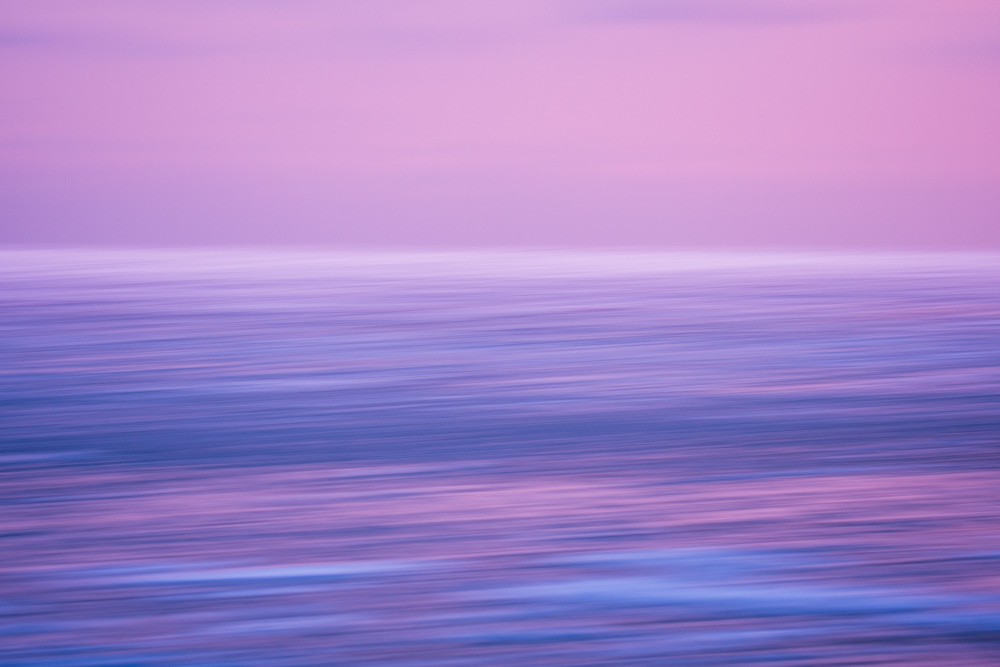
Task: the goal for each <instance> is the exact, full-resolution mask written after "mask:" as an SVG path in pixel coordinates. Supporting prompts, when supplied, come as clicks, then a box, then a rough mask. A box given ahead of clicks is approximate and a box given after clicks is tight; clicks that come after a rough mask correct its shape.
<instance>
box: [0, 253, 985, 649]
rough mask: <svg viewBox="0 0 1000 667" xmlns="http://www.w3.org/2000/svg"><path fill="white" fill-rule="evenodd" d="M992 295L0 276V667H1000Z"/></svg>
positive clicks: (483, 262)
mask: <svg viewBox="0 0 1000 667" xmlns="http://www.w3.org/2000/svg"><path fill="white" fill-rule="evenodd" d="M998 260H1000V256H997V255H989V254H978V255H977V254H962V255H947V254H905V255H904V254H891V255H889V254H816V253H800V254H789V253H785V254H762V253H756V254H751V253H743V254H740V253H730V254H719V253H715V254H706V253H700V254H699V253H614V252H605V253H568V252H542V251H538V252H482V253H371V252H365V253H362V252H356V253H349V252H341V253H333V252H305V251H302V252H293V251H283V252H278V251H267V252H265V251H250V250H241V251H237V250H231V251H208V250H205V251H74V250H58V251H57V250H8V251H3V252H0V280H2V287H0V300H2V306H0V307H2V314H3V319H2V324H0V327H2V331H3V340H4V342H3V350H2V354H3V370H2V375H0V391H2V394H3V396H4V405H5V408H4V412H5V418H4V421H3V425H2V430H0V433H2V438H3V448H2V452H0V463H2V464H3V473H2V475H0V485H2V486H0V493H2V496H0V500H2V502H3V515H2V518H0V530H2V542H0V544H2V552H3V554H4V557H3V560H2V562H0V576H2V577H3V581H4V583H3V591H4V594H3V602H2V603H0V614H2V615H3V617H4V622H3V642H2V648H0V663H2V664H4V665H19V666H25V667H56V666H59V667H84V666H87V667H90V666H93V667H98V666H100V667H105V666H112V665H122V666H124V665H150V666H177V665H205V666H208V665H220V666H221V665H251V666H252V665H292V666H297V665H470V666H476V665H504V664H514V661H517V663H520V664H525V665H573V666H582V665H663V664H670V665H740V664H747V665H771V664H782V665H803V666H805V665H846V664H863V665H928V666H930V665H934V666H940V665H956V666H966V665H967V666H970V667H978V666H987V665H995V664H998V662H1000V651H998V650H997V644H996V640H997V637H998V636H1000V567H998V565H1000V539H998V537H997V535H998V533H1000V531H998V530H997V518H998V516H1000V511H998V510H1000V508H998V504H1000V492H998V491H997V489H998V488H1000V484H998V481H1000V474H998V472H997V465H996V461H997V460H996V452H997V447H996V445H997V440H998V433H1000V429H998V426H1000V400H998V397H1000V261H998Z"/></svg>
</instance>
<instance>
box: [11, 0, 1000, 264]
mask: <svg viewBox="0 0 1000 667" xmlns="http://www.w3.org/2000/svg"><path fill="white" fill-rule="evenodd" d="M998 84H1000V2H997V0H31V1H30V2H26V1H25V0H0V86H2V90H3V93H2V94H0V243H7V244H46V245H61V246H66V245H102V246H115V245H124V246H135V245H144V246H175V245H218V244H224V245H322V246H347V247H369V246H381V247H483V246H485V247H517V246H544V247H551V246H558V247H563V246H571V247H604V246H616V247H638V248H678V247H684V248H686V247H698V248H706V247H708V248H712V247H720V248H755V247H766V248H783V247H788V248H872V249H890V248H899V249H977V250H978V249H1000V122H998V121H997V119H1000V85H998Z"/></svg>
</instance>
